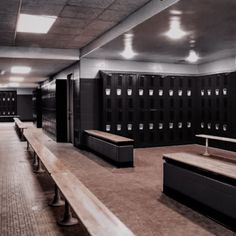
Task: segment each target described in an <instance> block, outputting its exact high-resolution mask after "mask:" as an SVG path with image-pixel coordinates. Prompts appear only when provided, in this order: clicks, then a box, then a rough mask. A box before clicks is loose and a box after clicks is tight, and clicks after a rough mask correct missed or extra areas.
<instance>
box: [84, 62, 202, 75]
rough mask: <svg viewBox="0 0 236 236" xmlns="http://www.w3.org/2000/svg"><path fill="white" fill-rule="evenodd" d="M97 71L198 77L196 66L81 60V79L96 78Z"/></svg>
mask: <svg viewBox="0 0 236 236" xmlns="http://www.w3.org/2000/svg"><path fill="white" fill-rule="evenodd" d="M99 70H112V71H128V72H142V73H144V72H147V73H159V74H169V75H171V74H174V75H198V73H199V72H198V66H197V65H184V64H167V63H150V62H137V61H125V60H124V61H120V60H104V59H90V58H82V59H81V71H80V76H81V78H98V76H99V74H98V71H99Z"/></svg>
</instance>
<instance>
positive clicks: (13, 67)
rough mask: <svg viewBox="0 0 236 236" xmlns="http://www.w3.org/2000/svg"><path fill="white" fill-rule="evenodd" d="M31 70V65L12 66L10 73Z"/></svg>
mask: <svg viewBox="0 0 236 236" xmlns="http://www.w3.org/2000/svg"><path fill="white" fill-rule="evenodd" d="M30 71H31V67H28V66H12V67H11V73H12V74H29V73H30Z"/></svg>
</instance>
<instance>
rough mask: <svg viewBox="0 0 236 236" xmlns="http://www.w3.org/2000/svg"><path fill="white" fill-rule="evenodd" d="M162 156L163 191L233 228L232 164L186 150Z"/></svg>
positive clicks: (235, 190)
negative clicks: (186, 151) (185, 151)
mask: <svg viewBox="0 0 236 236" xmlns="http://www.w3.org/2000/svg"><path fill="white" fill-rule="evenodd" d="M163 159H164V161H165V162H164V165H163V169H164V175H163V178H164V179H163V192H164V193H165V194H167V195H169V196H170V197H173V198H175V199H177V200H179V201H181V202H183V203H185V204H187V205H188V206H190V207H192V208H194V209H196V210H198V211H201V212H202V213H204V214H205V215H207V216H209V217H210V218H214V219H215V220H217V221H219V222H220V223H222V224H224V225H226V226H228V227H230V228H231V229H233V230H236V225H235V222H236V165H233V164H229V163H226V162H223V161H219V160H215V159H214V158H206V157H203V156H201V155H196V154H190V153H171V154H164V156H163Z"/></svg>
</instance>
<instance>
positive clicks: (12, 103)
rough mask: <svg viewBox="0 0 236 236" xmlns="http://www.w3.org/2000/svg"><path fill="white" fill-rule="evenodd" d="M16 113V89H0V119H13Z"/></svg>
mask: <svg viewBox="0 0 236 236" xmlns="http://www.w3.org/2000/svg"><path fill="white" fill-rule="evenodd" d="M16 115H17V94H16V91H0V121H13V119H12V118H13V117H14V116H16Z"/></svg>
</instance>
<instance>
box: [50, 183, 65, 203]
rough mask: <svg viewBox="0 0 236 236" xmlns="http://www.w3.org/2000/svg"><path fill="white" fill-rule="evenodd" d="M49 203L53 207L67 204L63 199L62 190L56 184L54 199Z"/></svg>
mask: <svg viewBox="0 0 236 236" xmlns="http://www.w3.org/2000/svg"><path fill="white" fill-rule="evenodd" d="M48 205H49V206H52V207H58V206H64V205H65V202H64V201H63V200H62V199H61V195H60V191H59V189H58V187H57V185H56V184H55V194H54V197H53V200H52V201H51V202H50V203H49V204H48Z"/></svg>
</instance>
